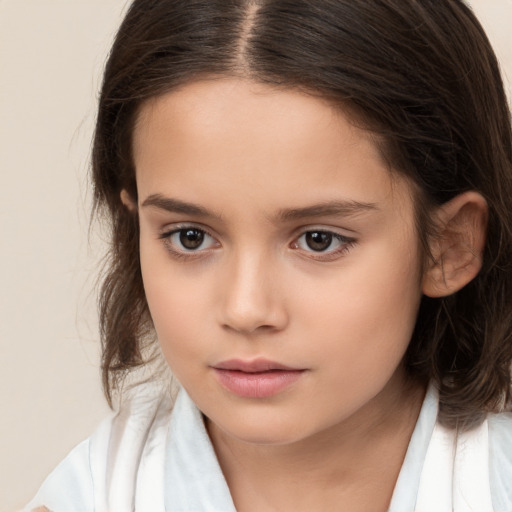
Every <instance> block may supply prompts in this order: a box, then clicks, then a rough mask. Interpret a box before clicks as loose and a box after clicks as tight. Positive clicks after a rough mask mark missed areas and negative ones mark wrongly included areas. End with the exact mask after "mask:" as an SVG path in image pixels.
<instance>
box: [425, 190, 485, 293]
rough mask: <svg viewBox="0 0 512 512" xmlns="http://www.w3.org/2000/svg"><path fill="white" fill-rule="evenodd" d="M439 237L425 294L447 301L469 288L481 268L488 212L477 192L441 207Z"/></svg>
mask: <svg viewBox="0 0 512 512" xmlns="http://www.w3.org/2000/svg"><path fill="white" fill-rule="evenodd" d="M436 217H437V218H436V223H437V227H438V236H436V238H435V240H433V241H432V243H431V247H430V250H431V253H432V259H431V260H430V261H429V263H428V266H427V268H426V269H425V273H424V275H423V293H424V294H425V295H427V296H429V297H445V296H447V295H451V294H452V293H455V292H456V291H458V290H460V289H461V288H463V287H464V286H466V285H467V284H468V283H469V282H470V281H471V280H472V279H474V277H475V276H476V275H477V274H478V272H479V271H480V269H481V268H482V256H483V251H484V246H485V235H486V229H487V218H488V208H487V202H486V201H485V199H484V198H483V197H482V196H481V195H480V194H479V193H478V192H473V191H470V192H464V193H463V194H460V195H458V196H456V197H455V198H453V199H452V200H451V201H448V202H447V203H445V204H444V205H442V206H441V207H439V209H438V211H437V215H436Z"/></svg>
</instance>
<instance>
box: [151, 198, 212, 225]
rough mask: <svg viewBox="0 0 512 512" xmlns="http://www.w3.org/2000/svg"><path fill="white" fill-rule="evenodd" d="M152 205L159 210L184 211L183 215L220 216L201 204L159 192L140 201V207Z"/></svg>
mask: <svg viewBox="0 0 512 512" xmlns="http://www.w3.org/2000/svg"><path fill="white" fill-rule="evenodd" d="M149 206H151V207H153V208H158V209H160V210H166V211H168V212H171V213H184V214H185V215H194V216H196V217H215V218H218V219H220V218H221V216H220V215H219V214H216V213H214V212H211V211H210V210H207V209H206V208H203V207H202V206H199V205H197V204H193V203H187V202H185V201H180V200H178V199H172V198H170V197H165V196H162V195H161V194H152V195H150V196H148V197H147V198H146V199H145V200H144V202H143V203H142V207H144V208H145V207H149Z"/></svg>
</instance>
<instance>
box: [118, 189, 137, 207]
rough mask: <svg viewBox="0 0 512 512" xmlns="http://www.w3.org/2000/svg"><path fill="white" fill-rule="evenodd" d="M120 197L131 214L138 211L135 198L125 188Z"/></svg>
mask: <svg viewBox="0 0 512 512" xmlns="http://www.w3.org/2000/svg"><path fill="white" fill-rule="evenodd" d="M120 197H121V202H122V203H123V204H124V205H125V206H126V208H127V209H128V210H129V211H130V212H132V213H133V212H136V211H137V203H136V201H135V200H134V199H133V197H132V196H131V195H130V194H129V192H128V191H127V190H126V189H125V188H123V190H121V194H120Z"/></svg>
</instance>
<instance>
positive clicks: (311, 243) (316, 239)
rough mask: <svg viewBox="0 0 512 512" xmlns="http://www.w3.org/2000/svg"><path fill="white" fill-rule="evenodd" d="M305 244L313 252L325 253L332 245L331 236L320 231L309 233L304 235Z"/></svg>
mask: <svg viewBox="0 0 512 512" xmlns="http://www.w3.org/2000/svg"><path fill="white" fill-rule="evenodd" d="M306 243H307V244H308V247H309V248H310V249H312V250H313V251H325V250H326V249H328V248H329V246H330V245H331V243H332V235H331V234H330V233H322V232H321V231H311V232H310V233H307V234H306Z"/></svg>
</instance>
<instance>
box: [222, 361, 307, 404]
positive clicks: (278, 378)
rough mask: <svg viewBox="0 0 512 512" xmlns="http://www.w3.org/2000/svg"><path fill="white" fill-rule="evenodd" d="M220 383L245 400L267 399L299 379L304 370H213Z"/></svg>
mask: <svg viewBox="0 0 512 512" xmlns="http://www.w3.org/2000/svg"><path fill="white" fill-rule="evenodd" d="M214 370H215V373H216V374H217V378H218V379H219V381H220V383H221V384H222V385H223V386H224V387H225V388H226V389H228V390H229V391H231V392H232V393H234V394H235V395H238V396H242V397H246V398H267V397H269V396H273V395H277V394H278V393H280V392H281V391H284V390H285V389H286V388H287V387H288V386H291V385H292V384H293V383H294V382H296V381H297V380H299V379H300V377H301V375H302V374H303V373H304V370H274V371H268V372H256V373H249V372H241V371H235V370H221V369H218V368H214Z"/></svg>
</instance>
